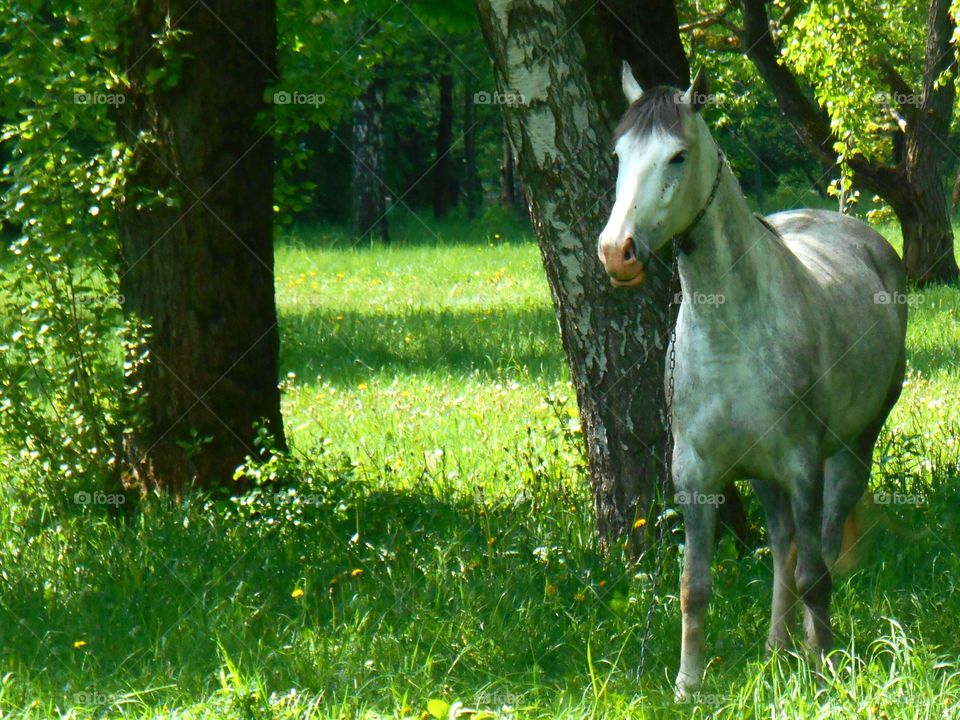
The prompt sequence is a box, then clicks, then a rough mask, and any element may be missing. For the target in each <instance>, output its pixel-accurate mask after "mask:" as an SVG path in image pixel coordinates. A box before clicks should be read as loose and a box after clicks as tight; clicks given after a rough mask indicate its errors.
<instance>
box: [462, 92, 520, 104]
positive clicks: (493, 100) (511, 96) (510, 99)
mask: <svg viewBox="0 0 960 720" xmlns="http://www.w3.org/2000/svg"><path fill="white" fill-rule="evenodd" d="M473 102H474V104H476V105H526V104H527V100H526V98H525V97H524V96H523V95H521V94H520V93H506V92H504V93H502V92H494V93H491V92H487V91H486V90H481V91H480V92H478V93H474V94H473Z"/></svg>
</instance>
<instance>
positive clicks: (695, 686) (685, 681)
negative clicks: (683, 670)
mask: <svg viewBox="0 0 960 720" xmlns="http://www.w3.org/2000/svg"><path fill="white" fill-rule="evenodd" d="M699 689H700V682H699V679H698V680H694V679H692V678H691V677H690V676H688V675H677V682H676V686H675V689H674V693H673V699H674V700H675V701H676V702H678V703H686V702H690V701H691V700H693V696H694V695H696V693H697V690H699Z"/></svg>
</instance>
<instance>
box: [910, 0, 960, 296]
mask: <svg viewBox="0 0 960 720" xmlns="http://www.w3.org/2000/svg"><path fill="white" fill-rule="evenodd" d="M953 29H954V22H953V20H952V19H951V17H950V0H930V5H929V11H928V13H927V36H926V37H927V42H926V58H927V60H926V65H925V67H924V72H923V96H922V100H921V102H920V107H919V109H918V110H917V116H916V118H915V120H914V122H912V123H910V127H909V130H908V132H907V134H906V147H905V158H904V168H905V175H906V187H905V188H904V189H905V191H906V195H907V197H906V198H905V200H904V201H902V202H901V203H900V204H898V205H896V206H894V209H895V210H896V212H897V215H898V216H899V218H900V222H901V225H902V228H903V262H904V265H906V267H907V276H908V277H909V278H911V279H912V280H914V281H916V282H918V283H920V284H923V283H927V282H930V281H947V282H951V281H954V280H956V279H957V277H958V275H960V270H958V268H957V261H956V258H955V257H954V254H953V225H952V224H951V218H950V206H949V205H948V203H947V196H946V189H945V187H944V184H943V180H942V178H943V176H944V174H945V172H946V157H947V154H946V153H945V152H944V150H945V145H944V139H945V138H947V137H948V136H949V134H950V119H951V114H952V113H953V104H954V99H955V95H956V89H955V85H954V80H953V78H950V79H948V80H947V81H946V82H945V83H943V85H941V86H939V87H937V86H936V82H937V80H938V79H939V78H940V76H941V74H942V73H943V72H944V71H946V70H948V69H950V68H951V67H952V66H953V65H954V63H955V57H954V49H953V47H952V46H951V43H950V41H951V39H952V37H953Z"/></svg>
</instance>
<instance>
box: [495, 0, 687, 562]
mask: <svg viewBox="0 0 960 720" xmlns="http://www.w3.org/2000/svg"><path fill="white" fill-rule="evenodd" d="M476 4H477V9H478V12H479V15H480V19H481V25H482V28H483V33H484V37H485V40H486V43H487V47H488V49H489V50H490V53H491V56H492V58H493V61H494V70H495V74H496V78H497V85H498V89H499V90H500V92H503V93H518V94H520V95H521V96H523V98H524V101H525V104H522V105H521V104H517V105H505V106H504V115H505V118H506V121H507V127H508V131H509V134H510V137H511V139H512V143H513V146H514V147H516V148H517V151H518V154H517V162H518V166H519V170H520V174H521V177H522V178H523V182H524V186H525V188H526V191H527V200H528V202H529V204H530V207H531V212H532V216H533V221H534V226H535V229H536V232H537V238H538V241H539V245H540V253H541V256H542V259H543V264H544V268H545V270H546V273H547V279H548V281H549V284H550V289H551V293H552V296H553V301H554V309H555V311H556V314H557V320H558V322H559V325H560V334H561V339H562V343H563V347H564V351H565V353H566V357H567V362H568V364H569V366H570V370H571V375H572V378H573V384H574V387H575V389H576V394H577V402H578V404H579V407H580V417H581V426H582V427H583V433H584V436H585V439H586V444H587V457H588V462H589V467H590V475H591V479H592V482H593V488H594V503H595V508H596V516H597V524H598V530H599V534H600V538H601V540H602V541H603V542H604V543H605V544H609V543H612V542H614V541H616V540H618V539H620V538H623V537H624V536H626V535H628V534H630V535H631V536H632V538H633V540H635V541H640V540H641V537H642V533H640V532H639V531H634V522H635V520H637V519H638V518H639V517H643V516H645V514H646V512H647V509H648V508H649V506H650V503H651V500H652V497H653V492H654V488H655V487H656V484H657V481H658V480H659V479H660V478H661V477H662V476H663V465H662V455H663V441H664V432H663V407H664V400H663V393H662V390H661V386H662V356H663V354H664V351H665V347H666V346H665V335H666V329H667V319H666V308H667V306H668V303H667V298H668V293H669V287H668V273H667V272H666V271H662V272H655V273H652V276H653V277H652V278H651V281H650V287H649V288H648V289H647V292H644V293H643V294H634V293H620V292H617V291H615V290H614V289H613V288H611V287H610V282H609V280H608V279H607V277H606V275H605V273H604V272H603V269H602V267H601V266H600V263H599V262H598V260H597V254H596V246H597V235H598V233H599V231H600V229H601V227H602V225H603V221H604V219H605V213H606V211H607V203H606V202H603V199H604V198H606V197H608V196H609V195H610V194H611V193H612V190H613V184H614V180H615V170H614V164H613V162H612V159H611V156H610V152H609V133H610V128H611V125H612V118H611V117H609V116H607V117H605V116H603V115H602V114H601V107H602V106H607V107H611V108H612V107H616V106H617V102H616V101H615V94H616V93H619V92H620V91H619V80H618V78H619V74H618V72H617V67H618V64H616V63H612V64H610V66H609V75H610V76H611V77H613V78H615V79H617V82H615V83H597V82H596V78H593V77H590V76H589V74H588V72H587V70H586V68H585V66H584V58H586V57H589V56H590V53H591V52H592V51H594V50H596V48H593V47H591V48H587V47H585V46H584V43H583V40H582V39H581V37H580V36H579V35H578V34H577V33H574V32H569V33H568V32H567V29H568V28H569V27H570V26H571V24H572V23H573V22H574V21H575V20H576V19H577V18H570V17H568V16H567V14H566V13H565V12H564V4H563V3H549V4H544V3H540V2H537V0H505V1H504V0H500V1H497V2H493V1H491V0H477V3H476ZM590 21H591V20H590V19H587V18H585V19H583V20H582V21H581V22H583V23H588V22H590ZM561 40H562V41H561ZM604 54H605V55H606V54H608V53H606V52H604ZM619 107H620V108H621V109H622V107H623V102H622V101H621V102H620V103H619Z"/></svg>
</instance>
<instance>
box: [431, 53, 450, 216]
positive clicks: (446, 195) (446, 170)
mask: <svg viewBox="0 0 960 720" xmlns="http://www.w3.org/2000/svg"><path fill="white" fill-rule="evenodd" d="M437 88H438V90H439V91H440V117H439V119H438V120H437V146H436V156H435V158H434V164H433V216H434V217H435V218H443V217H446V215H447V211H448V210H449V209H450V186H451V177H450V147H451V145H452V144H453V75H451V74H450V73H449V72H445V73H443V74H442V75H441V76H440V78H439V79H438V80H437Z"/></svg>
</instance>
